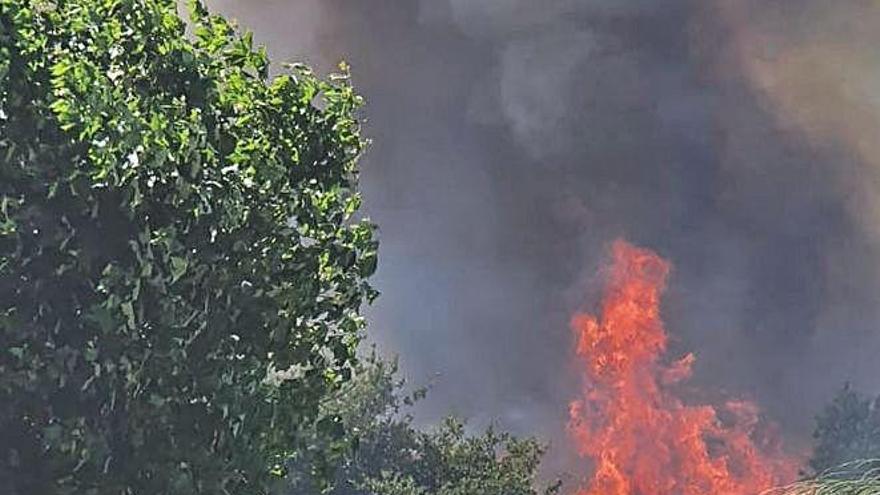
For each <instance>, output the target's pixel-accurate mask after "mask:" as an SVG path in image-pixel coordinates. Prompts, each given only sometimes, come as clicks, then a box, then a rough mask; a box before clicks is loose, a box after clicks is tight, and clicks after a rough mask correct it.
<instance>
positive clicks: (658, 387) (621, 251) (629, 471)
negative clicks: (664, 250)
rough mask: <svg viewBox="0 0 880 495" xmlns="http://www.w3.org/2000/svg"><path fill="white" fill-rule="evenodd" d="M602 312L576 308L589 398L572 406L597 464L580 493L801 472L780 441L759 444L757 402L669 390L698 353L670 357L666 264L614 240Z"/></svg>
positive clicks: (704, 491) (756, 481) (740, 481)
mask: <svg viewBox="0 0 880 495" xmlns="http://www.w3.org/2000/svg"><path fill="white" fill-rule="evenodd" d="M611 252H612V258H613V263H612V265H611V266H610V270H609V272H608V274H607V281H606V287H605V293H604V298H603V300H602V306H601V317H595V316H591V315H588V314H578V315H576V316H575V317H574V318H573V320H572V323H571V326H572V329H573V330H574V332H575V334H576V336H577V355H578V357H579V363H580V364H581V365H582V369H583V372H584V375H585V383H586V385H585V389H584V392H583V397H582V398H581V399H580V400H577V401H574V402H572V404H571V409H570V424H569V428H570V432H571V435H572V438H573V439H574V442H575V444H576V446H577V449H578V453H579V454H580V455H581V456H585V457H590V458H592V459H593V461H594V463H595V468H594V471H593V475H592V478H591V480H590V481H589V483H588V484H587V486H586V487H584V488H582V489H580V490H579V491H577V492H576V493H577V495H757V494H760V493H761V492H763V491H765V490H767V489H768V488H771V487H773V486H776V485H778V484H781V483H787V482H790V481H792V480H793V479H794V477H795V475H796V472H797V471H796V462H795V461H794V460H793V459H791V458H789V457H787V456H785V455H784V454H782V452H781V451H780V449H779V448H778V445H776V444H774V443H773V442H769V441H766V440H765V441H759V440H758V437H759V435H758V432H757V431H756V430H757V428H758V426H759V422H758V408H757V407H756V406H755V405H754V404H752V403H750V402H746V401H729V402H727V403H726V404H724V405H723V406H721V407H717V408H716V407H713V406H710V405H690V404H685V403H684V402H683V401H682V400H681V399H679V398H678V397H676V395H675V394H674V392H673V389H674V388H675V385H676V384H678V383H681V382H682V381H683V380H686V379H687V378H688V377H689V376H690V374H691V365H692V364H693V362H694V355H693V354H688V355H686V356H684V357H683V358H681V359H678V360H677V361H674V362H672V363H671V364H667V363H664V362H663V361H662V357H663V355H664V353H665V351H666V343H667V336H666V331H665V329H664V328H663V322H662V321H661V320H660V296H661V295H662V293H663V290H664V287H665V284H666V278H667V276H668V275H669V270H670V265H669V263H668V262H667V261H665V260H663V259H662V258H660V257H658V256H657V255H656V254H655V253H653V252H651V251H649V250H646V249H640V248H637V247H634V246H632V245H630V244H628V243H626V242H623V241H617V242H615V243H614V244H613V246H612V251H611Z"/></svg>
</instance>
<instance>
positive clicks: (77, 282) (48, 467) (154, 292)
mask: <svg viewBox="0 0 880 495" xmlns="http://www.w3.org/2000/svg"><path fill="white" fill-rule="evenodd" d="M191 7H192V8H191V10H192V14H193V16H192V20H191V22H190V23H189V25H188V26H187V25H186V24H185V23H184V22H183V21H182V20H181V19H180V18H179V16H178V14H177V10H176V9H177V5H176V2H175V1H174V0H0V487H2V488H3V490H4V493H11V494H34V493H40V494H53V493H56V494H61V493H70V494H73V493H76V494H90V493H114V494H150V495H153V494H173V493H248V494H257V493H265V492H267V491H269V490H270V487H271V486H272V485H273V483H275V481H274V479H275V478H277V477H279V476H280V475H281V474H283V472H284V469H283V467H284V466H285V465H287V463H288V461H289V460H290V459H291V458H294V457H296V452H297V451H299V450H301V448H302V445H303V442H305V438H306V437H305V436H304V434H303V433H301V431H302V430H303V428H304V427H306V426H308V427H309V428H313V426H312V425H314V424H317V425H318V426H317V427H314V428H317V429H316V430H314V431H318V432H319V433H321V434H325V433H326V434H333V433H334V432H335V433H338V432H339V431H340V428H339V426H340V425H339V422H338V421H337V420H336V419H335V418H334V417H332V416H328V417H324V418H323V419H319V416H318V415H319V403H320V401H321V400H322V398H323V397H325V396H326V394H327V393H328V392H329V391H332V390H333V389H334V388H335V387H338V386H339V385H340V384H341V383H342V382H344V381H345V380H346V378H347V377H348V376H349V374H350V368H351V366H352V363H353V362H354V358H355V354H354V353H355V348H356V346H357V343H358V340H359V335H360V333H361V332H360V330H361V329H362V326H363V321H362V318H361V316H360V315H359V310H360V307H361V305H362V303H363V302H364V301H365V300H369V299H371V298H372V297H373V296H374V292H373V290H372V289H371V288H370V287H369V286H368V285H367V284H366V282H365V280H364V279H365V277H367V276H368V275H370V274H371V273H372V272H373V271H374V269H375V265H376V253H375V250H376V244H375V242H374V241H373V238H372V227H371V226H370V225H369V224H368V223H364V222H355V221H353V220H351V216H352V215H353V214H354V213H355V212H356V210H357V209H358V206H359V198H358V195H357V194H356V191H355V185H356V184H355V178H356V168H355V161H356V158H357V157H358V155H359V154H360V152H361V150H362V147H363V144H364V142H363V140H362V139H361V137H360V136H359V128H358V124H357V122H356V120H355V118H354V116H353V112H354V111H355V109H356V107H357V106H358V105H359V98H358V97H357V96H356V95H355V94H354V93H353V91H352V89H351V88H350V86H349V85H348V83H347V81H346V80H345V78H344V77H342V76H341V77H336V78H331V80H330V81H329V82H325V81H321V80H318V79H317V78H315V77H314V76H313V75H311V74H310V73H309V72H308V71H307V70H306V69H305V68H302V67H292V68H291V71H290V73H286V74H284V75H280V76H278V77H275V78H270V77H269V76H268V74H267V65H268V64H267V60H266V57H265V55H264V54H263V53H262V52H261V51H260V50H255V49H253V48H252V44H251V38H250V37H249V36H244V37H240V36H238V35H236V34H235V33H234V31H233V29H232V28H231V27H230V26H229V25H228V24H227V23H226V22H225V21H224V20H223V19H221V18H220V17H216V16H211V15H209V14H208V13H207V12H206V11H205V10H204V9H203V8H202V7H201V6H200V5H198V4H193V5H192V6H191ZM187 29H190V30H191V31H190V33H191V34H190V35H188V34H186V32H185V31H186V30H187ZM331 437H332V435H331Z"/></svg>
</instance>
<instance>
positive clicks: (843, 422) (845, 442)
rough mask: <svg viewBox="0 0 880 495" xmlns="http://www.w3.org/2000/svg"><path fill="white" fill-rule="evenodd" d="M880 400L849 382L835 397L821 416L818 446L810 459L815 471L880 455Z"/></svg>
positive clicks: (818, 429)
mask: <svg viewBox="0 0 880 495" xmlns="http://www.w3.org/2000/svg"><path fill="white" fill-rule="evenodd" d="M878 404H880V401H878V400H877V399H875V400H871V399H870V398H868V397H865V396H863V395H862V394H860V393H858V392H856V391H855V390H853V389H852V388H850V387H849V385H847V386H845V387H844V388H843V389H842V390H841V391H840V392H838V394H837V395H836V396H835V397H834V399H833V400H832V402H831V403H830V404H829V405H828V406H826V407H825V410H824V411H822V413H821V414H820V415H819V416H818V418H817V424H816V431H815V432H814V434H813V436H814V437H815V440H816V446H815V448H814V451H813V456H812V458H811V459H810V468H811V469H812V470H813V471H814V472H815V473H822V472H825V471H828V470H831V469H836V468H837V467H838V466H841V465H843V464H846V463H850V462H853V461H860V460H863V459H876V458H880V408H878Z"/></svg>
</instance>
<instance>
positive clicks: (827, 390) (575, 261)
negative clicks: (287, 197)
mask: <svg viewBox="0 0 880 495" xmlns="http://www.w3.org/2000/svg"><path fill="white" fill-rule="evenodd" d="M210 4H211V6H213V7H214V8H215V9H217V10H219V11H220V12H222V13H224V14H228V15H230V16H231V17H234V18H236V19H238V21H239V22H240V24H241V25H242V26H243V27H246V28H249V29H252V30H253V31H255V35H256V38H257V39H258V40H260V41H261V42H262V43H265V44H267V46H268V48H269V52H270V54H271V55H272V57H273V60H274V61H276V62H282V61H296V60H304V61H307V62H309V63H311V64H313V65H315V66H317V67H319V68H321V70H322V71H327V70H329V69H331V68H332V67H333V66H334V65H335V63H336V62H337V61H339V60H341V59H345V60H347V61H348V62H350V63H351V64H352V66H353V74H354V83H355V85H356V87H357V88H358V89H359V91H360V92H361V93H362V94H363V95H364V96H365V97H366V99H367V102H368V104H367V107H366V108H365V110H364V115H365V117H366V118H367V123H366V132H367V134H368V135H369V136H370V137H371V138H372V139H373V140H374V144H373V146H372V147H371V149H370V151H369V153H368V155H367V156H366V159H365V161H364V162H363V175H362V185H363V189H364V195H365V204H366V208H367V212H368V214H369V215H370V216H371V218H372V219H373V220H375V221H376V222H377V223H378V224H379V225H380V227H381V243H382V247H381V261H380V270H379V273H378V276H377V277H376V280H375V282H376V284H377V286H378V288H379V289H380V290H381V291H382V292H383V296H382V297H381V298H380V299H379V301H378V302H377V304H376V305H375V306H374V308H373V309H372V310H371V314H370V317H371V320H372V326H371V332H372V334H373V336H374V338H375V340H376V341H378V342H379V343H380V345H381V347H382V349H383V350H384V351H385V352H387V353H397V354H400V355H401V364H402V366H403V368H404V371H405V372H406V373H407V375H408V376H409V377H410V379H411V381H413V382H415V383H417V384H420V383H427V382H431V383H433V385H434V386H433V390H432V392H431V393H430V394H429V396H428V399H427V400H426V401H425V403H424V404H422V406H421V409H420V418H421V419H422V420H423V421H426V422H428V421H432V420H433V419H436V418H437V417H439V416H441V415H445V414H447V413H449V412H454V413H458V414H461V415H465V416H467V417H470V418H472V420H473V421H475V422H476V423H477V424H485V423H486V422H488V421H491V420H499V421H500V422H501V423H502V424H503V425H505V426H506V427H508V428H512V429H514V430H515V431H517V432H525V433H535V434H538V435H541V436H544V437H545V438H548V439H558V438H561V437H560V435H559V432H560V431H562V428H563V427H564V424H565V421H566V409H565V407H566V403H567V401H568V400H569V399H571V398H572V396H573V395H574V383H575V381H574V379H573V378H572V376H573V374H572V373H571V367H570V364H569V363H570V362H571V353H570V346H571V340H572V339H571V335H570V332H569V329H568V318H569V316H570V314H571V313H572V312H573V311H575V310H576V309H579V308H584V307H586V308H590V307H591V305H593V304H595V303H596V291H595V283H594V282H595V277H594V273H595V270H596V268H597V266H599V264H600V263H601V262H602V261H603V259H604V254H605V249H606V247H607V244H608V242H609V241H611V240H613V239H614V238H615V237H618V236H622V237H625V238H627V239H629V240H630V241H632V242H634V243H637V244H640V245H643V246H646V247H650V248H652V249H655V250H657V251H658V252H659V253H660V254H661V255H663V256H664V257H667V258H668V259H670V261H671V262H672V263H673V264H674V266H675V271H674V273H673V275H672V279H671V286H670V289H669V294H668V297H667V299H666V301H665V306H664V311H665V317H666V320H667V323H668V327H669V330H670V333H671V335H672V338H673V340H674V341H673V343H672V347H673V350H674V351H675V352H676V353H681V352H684V351H690V350H693V351H695V352H696V354H697V364H696V367H695V381H697V382H699V383H700V384H702V385H708V386H710V389H723V390H725V391H727V392H728V393H731V394H733V395H737V396H743V397H747V398H752V399H754V400H756V401H757V402H758V403H759V404H760V405H761V406H762V407H763V408H764V410H765V411H766V413H767V415H768V416H769V417H770V418H771V419H774V420H776V421H778V422H780V423H781V424H782V428H783V430H784V432H785V434H786V438H787V440H789V442H790V443H794V444H796V445H798V444H800V445H803V444H804V443H805V442H807V441H808V439H809V432H810V430H811V428H812V421H813V415H814V414H815V413H816V412H817V411H818V410H819V409H820V407H821V406H822V405H823V404H824V402H825V401H827V400H828V399H829V398H830V396H831V395H832V394H833V392H834V391H835V389H837V388H838V387H840V386H841V385H842V384H843V383H844V382H845V381H851V382H852V383H853V384H854V385H856V386H857V387H859V388H861V389H863V390H864V391H866V392H872V393H876V392H878V391H880V378H878V377H880V374H878V373H880V359H877V356H878V355H880V270H878V268H880V58H878V53H877V47H878V46H880V44H878V43H880V4H878V3H877V2H875V1H872V0H841V1H834V2H830V1H828V0H791V1H782V0H691V1H688V0H421V1H418V0H213V1H212V2H210Z"/></svg>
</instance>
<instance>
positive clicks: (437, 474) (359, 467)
mask: <svg viewBox="0 0 880 495" xmlns="http://www.w3.org/2000/svg"><path fill="white" fill-rule="evenodd" d="M395 371H396V366H394V365H393V364H388V363H384V362H382V361H380V360H378V359H376V358H375V356H373V357H372V358H370V359H366V360H364V361H362V362H361V363H360V364H359V365H358V368H357V371H356V373H355V376H354V379H353V380H352V381H351V382H349V383H346V384H345V385H344V386H343V387H342V388H341V390H340V391H339V392H337V393H335V394H332V395H331V396H329V397H328V399H327V400H326V401H325V402H324V404H323V405H322V408H323V409H324V410H325V411H326V413H327V414H328V415H336V416H338V417H340V418H341V420H342V423H343V424H344V425H345V427H346V429H347V431H348V432H349V439H350V442H351V444H352V445H351V446H352V447H353V449H352V450H350V451H340V452H339V454H340V455H339V457H338V458H337V461H336V462H337V466H338V467H337V472H336V476H335V479H336V482H335V486H334V487H333V490H332V491H331V492H330V493H331V495H373V494H375V495H537V494H538V493H548V494H549V493H556V491H557V488H558V487H555V486H554V487H548V488H546V489H544V490H543V491H539V490H538V489H536V488H535V486H536V477H537V471H538V465H539V463H540V460H541V456H542V454H543V448H542V446H541V445H539V444H538V443H537V442H535V441H534V440H531V439H517V438H514V437H512V436H511V435H509V434H507V433H504V432H499V431H497V430H496V429H489V430H487V431H485V432H484V433H482V434H480V435H469V434H467V432H466V431H465V425H464V424H463V423H462V422H460V421H458V420H455V419H452V418H450V419H447V420H446V421H444V422H443V424H442V425H440V426H439V427H437V428H435V429H432V430H429V431H422V430H419V429H417V428H416V427H414V425H413V423H412V417H411V416H409V415H408V414H406V410H407V408H408V407H409V406H412V405H413V403H414V402H415V401H416V400H418V399H420V398H421V397H422V396H423V395H424V391H423V390H420V391H417V392H415V393H414V394H411V395H405V394H404V393H403V388H402V387H403V382H402V381H400V380H399V379H398V378H396V374H395ZM311 492H312V487H311V486H310V485H309V480H308V477H301V478H300V482H299V483H298V484H297V485H296V486H295V487H294V489H293V490H292V493H311Z"/></svg>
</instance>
